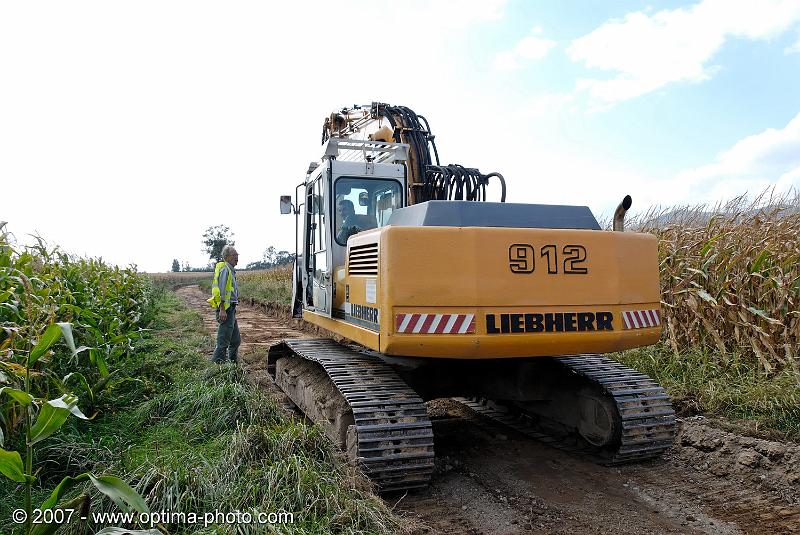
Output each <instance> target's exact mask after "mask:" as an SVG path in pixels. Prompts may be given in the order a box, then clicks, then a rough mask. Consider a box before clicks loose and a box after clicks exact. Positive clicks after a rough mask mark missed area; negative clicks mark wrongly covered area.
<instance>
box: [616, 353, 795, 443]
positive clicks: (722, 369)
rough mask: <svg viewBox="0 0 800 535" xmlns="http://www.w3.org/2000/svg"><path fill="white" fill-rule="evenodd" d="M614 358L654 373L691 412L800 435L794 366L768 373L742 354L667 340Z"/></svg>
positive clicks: (680, 403) (789, 436) (676, 399)
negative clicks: (684, 347)
mask: <svg viewBox="0 0 800 535" xmlns="http://www.w3.org/2000/svg"><path fill="white" fill-rule="evenodd" d="M614 357H615V358H617V359H618V360H620V361H621V362H624V363H625V364H627V365H628V366H631V367H633V368H636V369H637V370H640V371H642V372H644V373H647V374H648V375H650V376H651V377H653V378H654V379H655V380H657V381H658V382H659V383H660V384H661V385H663V386H664V387H665V388H666V389H667V391H669V393H670V395H672V396H673V398H674V400H675V401H676V403H677V404H678V406H679V407H680V408H683V409H685V410H686V411H688V412H702V413H705V414H708V415H714V416H721V417H724V418H728V419H741V420H748V421H752V422H755V423H756V424H758V426H766V427H768V428H770V429H773V430H777V431H780V432H782V434H783V435H784V436H785V437H787V438H792V439H795V440H797V439H798V438H800V374H797V373H796V372H793V371H792V370H790V369H784V370H782V371H780V372H777V373H773V374H770V375H767V374H765V373H764V372H762V371H759V370H757V369H755V368H754V366H753V365H752V364H751V363H750V362H746V361H744V360H741V359H739V358H738V357H737V356H736V355H731V354H728V355H722V354H720V353H718V352H704V351H701V350H694V351H685V352H682V353H680V354H679V355H676V354H675V352H674V351H672V349H671V348H670V347H669V346H668V345H667V344H665V343H663V342H662V343H658V344H656V345H654V346H650V347H645V348H639V349H633V350H630V351H625V352H622V353H618V354H616V355H614Z"/></svg>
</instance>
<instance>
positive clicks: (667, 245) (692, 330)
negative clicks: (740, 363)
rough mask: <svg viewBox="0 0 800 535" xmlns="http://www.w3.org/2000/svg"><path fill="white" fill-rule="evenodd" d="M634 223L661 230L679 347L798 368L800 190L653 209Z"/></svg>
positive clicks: (672, 337)
mask: <svg viewBox="0 0 800 535" xmlns="http://www.w3.org/2000/svg"><path fill="white" fill-rule="evenodd" d="M633 226H634V228H635V230H638V231H641V232H650V233H653V234H655V235H656V236H657V237H658V240H659V262H660V273H661V295H662V307H663V310H664V314H665V319H666V321H665V325H664V327H665V328H664V337H665V340H666V341H667V342H668V343H669V344H670V346H671V347H672V348H673V350H674V351H675V352H676V353H678V352H680V351H681V350H682V349H689V348H693V349H696V348H701V349H706V350H709V351H716V352H718V354H719V355H720V356H722V357H725V356H732V355H736V356H737V357H739V358H744V359H747V360H751V361H752V362H753V364H754V365H756V363H757V366H758V367H760V368H761V369H763V370H764V371H765V372H768V373H769V372H773V371H776V370H780V369H792V370H795V371H800V368H799V367H798V355H797V352H798V343H799V342H800V306H799V303H798V301H800V266H798V261H800V197H797V196H795V197H783V198H774V197H772V196H770V195H769V194H768V193H767V194H762V195H761V196H760V197H758V198H757V199H755V200H753V201H746V200H745V199H744V198H737V199H734V200H733V201H731V202H728V203H727V204H725V205H721V206H716V207H713V208H706V207H703V206H701V207H693V208H683V209H678V210H675V209H673V210H669V211H651V212H649V213H648V214H646V215H644V216H642V217H641V218H638V220H635V221H634V222H633Z"/></svg>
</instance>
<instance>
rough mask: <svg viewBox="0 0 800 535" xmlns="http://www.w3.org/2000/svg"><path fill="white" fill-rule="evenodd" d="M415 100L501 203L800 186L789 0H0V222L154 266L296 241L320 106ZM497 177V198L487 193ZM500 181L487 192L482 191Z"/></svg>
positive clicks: (610, 202)
mask: <svg viewBox="0 0 800 535" xmlns="http://www.w3.org/2000/svg"><path fill="white" fill-rule="evenodd" d="M373 101H382V102H388V103H391V104H394V105H404V106H408V107H410V108H412V109H414V110H415V111H417V112H418V113H420V114H422V115H424V116H425V117H426V118H427V119H428V121H429V122H430V125H431V129H432V131H433V133H434V134H435V135H436V142H437V146H438V149H439V154H440V156H441V159H442V161H443V163H446V164H449V163H460V164H462V165H465V166H468V167H477V168H479V169H481V171H483V172H484V173H488V172H490V171H499V172H501V173H502V174H503V175H504V176H505V177H506V181H507V184H508V197H507V200H508V201H510V202H522V203H541V204H573V205H586V206H589V207H590V208H591V209H592V211H593V212H594V213H595V215H596V216H597V217H599V218H607V217H608V216H609V215H610V214H611V213H613V210H614V208H615V206H616V205H617V204H618V203H619V201H620V200H621V199H622V197H623V196H624V195H626V194H630V195H631V196H632V197H633V208H632V212H634V213H635V212H638V211H646V210H647V209H648V208H650V207H651V206H656V205H657V206H673V205H685V204H697V203H712V204H713V203H716V202H719V201H724V200H727V199H730V198H732V197H735V196H737V195H741V194H751V195H752V194H756V193H759V192H761V191H763V190H764V189H765V188H770V187H772V188H775V190H776V191H778V192H783V191H789V190H791V189H792V188H796V187H797V186H798V185H800V0H761V1H759V2H752V1H742V0H701V1H693V2H677V1H669V2H643V1H628V0H622V1H608V2H591V3H590V2H585V1H571V0H563V1H559V2H552V1H544V0H542V1H535V0H517V1H515V0H507V1H504V0H464V1H457V0H456V1H431V2H419V1H414V0H409V1H406V2H402V3H380V2H366V1H364V2H362V1H351V2H344V1H341V2H332V1H327V2H286V3H280V4H278V3H267V2H260V1H259V2H248V1H241V2H235V3H233V2H227V3H221V2H202V1H191V2H189V1H186V2H183V1H164V0H159V1H138V2H114V1H109V0H102V1H96V2H88V1H76V2H46V1H43V2H3V3H0V188H1V189H0V191H2V192H3V202H2V203H0V221H7V222H8V226H7V229H8V230H10V231H11V232H12V233H13V234H14V236H15V237H16V239H17V240H18V242H20V243H28V242H30V241H31V239H32V238H31V237H30V236H31V235H33V234H38V235H40V236H42V237H43V238H45V239H46V240H47V242H48V243H50V244H52V245H56V244H57V245H58V246H60V247H62V248H63V249H65V250H67V251H69V252H72V253H76V254H79V255H87V256H95V257H102V258H103V259H104V260H106V261H109V262H112V263H115V264H119V265H121V266H124V265H128V264H136V265H137V266H138V268H139V269H140V270H144V271H153V272H155V271H166V270H169V269H170V267H171V264H172V260H173V259H175V258H177V259H178V260H179V261H180V263H181V264H183V263H186V262H188V263H189V264H191V265H193V266H200V265H205V264H206V263H207V262H208V259H207V257H206V255H204V254H203V252H202V244H201V238H202V234H203V232H204V230H205V229H206V228H207V227H209V226H211V225H217V224H224V225H227V226H229V227H230V228H231V230H232V231H233V233H234V239H235V240H236V245H237V249H238V251H239V254H240V265H241V266H243V265H246V264H247V263H249V262H252V261H255V260H259V259H260V258H261V257H262V254H263V252H264V250H265V249H266V248H267V247H268V246H270V245H271V246H274V247H276V248H277V249H279V250H280V249H285V250H292V251H293V250H294V218H293V217H292V216H282V215H280V212H279V197H280V195H287V194H294V191H295V187H296V185H297V184H298V183H300V182H302V180H303V178H304V176H305V171H306V169H307V168H308V164H309V162H311V161H314V160H318V159H319V158H320V156H321V148H320V145H319V142H320V134H321V130H322V121H323V119H324V117H326V116H327V115H328V114H330V112H331V111H333V110H336V109H340V108H342V107H343V106H349V105H352V104H355V103H358V104H367V103H370V102H373ZM498 196H499V194H498ZM490 200H492V198H491V192H490Z"/></svg>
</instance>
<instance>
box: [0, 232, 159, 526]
mask: <svg viewBox="0 0 800 535" xmlns="http://www.w3.org/2000/svg"><path fill="white" fill-rule="evenodd" d="M37 241H38V243H37V244H36V245H35V246H33V247H19V246H17V245H16V244H15V243H14V242H13V240H12V239H11V236H10V235H9V233H8V232H7V231H6V230H5V223H0V473H2V475H3V476H5V478H7V479H8V480H10V481H11V482H13V483H15V484H19V485H21V486H23V488H24V496H25V498H24V501H25V504H24V505H25V511H26V518H27V523H26V526H25V531H26V532H27V533H29V534H36V535H45V534H47V533H51V532H52V531H53V530H54V529H55V527H57V523H58V522H59V521H58V520H55V519H51V520H46V522H47V523H45V524H36V525H33V524H32V522H31V511H32V510H33V509H32V508H33V506H34V504H33V502H32V496H33V492H32V491H33V490H34V487H35V488H36V490H37V493H38V492H39V491H40V490H41V483H42V480H46V479H48V476H49V473H48V471H47V470H42V469H41V467H37V466H35V464H34V450H35V449H39V448H40V447H42V446H46V445H47V442H48V441H49V439H51V437H52V436H53V435H55V434H56V433H58V432H59V431H60V430H61V428H62V427H63V426H64V424H65V423H66V422H67V420H73V419H74V418H78V419H80V420H84V421H86V420H90V419H91V418H92V417H93V416H94V415H96V414H98V413H100V412H102V407H103V405H104V403H105V400H106V399H108V396H113V392H114V388H115V386H116V385H118V384H120V383H121V382H124V381H127V380H129V378H123V377H118V376H117V370H115V369H114V365H115V364H116V363H118V362H119V361H120V360H122V359H125V358H127V357H128V356H129V355H130V353H131V351H132V349H133V347H132V344H133V343H134V342H135V341H136V340H137V339H138V338H139V335H140V332H141V327H140V326H141V324H142V323H144V321H145V318H144V316H145V314H146V312H147V311H148V288H149V285H148V283H147V281H146V280H145V279H144V278H143V277H141V276H139V275H138V274H137V273H136V272H135V270H133V269H120V268H117V267H111V266H108V265H106V264H104V263H103V262H102V261H100V260H96V259H84V258H75V257H72V256H70V255H68V254H66V253H63V252H61V251H60V250H58V249H57V248H54V249H48V247H47V245H46V244H45V243H44V241H42V240H41V239H39V240H37ZM87 414H89V415H92V416H87ZM84 482H90V483H91V484H93V485H94V486H95V487H96V488H97V490H98V491H100V492H102V493H103V494H106V495H107V496H109V497H110V498H111V499H112V500H113V501H114V503H117V504H123V503H125V504H127V506H130V507H132V508H134V509H136V510H137V511H140V512H142V511H146V510H147V505H146V504H145V502H144V501H143V500H142V498H141V497H140V496H139V495H138V494H137V493H136V492H135V491H133V489H131V487H130V486H128V485H127V484H126V483H125V482H123V481H122V480H121V479H119V478H117V477H115V476H112V475H98V474H93V473H91V472H84V473H81V474H76V475H74V476H71V477H70V476H68V477H65V478H64V479H62V481H61V482H60V483H59V484H58V485H56V486H55V488H54V489H53V491H52V493H51V494H50V496H49V497H48V498H47V499H46V500H45V501H44V502H42V503H41V505H39V504H36V505H37V506H38V508H39V509H42V510H44V509H53V508H56V507H57V506H58V505H59V504H60V503H62V498H65V497H66V493H68V491H70V489H71V488H72V487H75V486H77V485H82V484H83V483H84ZM88 500H89V497H88V495H83V496H81V497H78V498H72V499H71V501H70V502H69V505H70V506H72V507H79V506H82V505H83V504H84V503H88ZM127 506H126V507H127Z"/></svg>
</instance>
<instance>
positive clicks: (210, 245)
mask: <svg viewBox="0 0 800 535" xmlns="http://www.w3.org/2000/svg"><path fill="white" fill-rule="evenodd" d="M226 245H236V242H235V241H233V232H231V229H230V228H228V227H226V226H225V225H216V226H213V227H208V228H207V229H206V232H205V234H203V252H205V253H207V254H208V257H209V258H211V259H212V260H215V261H217V262H219V261H221V260H222V248H223V247H225V246H226Z"/></svg>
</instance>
